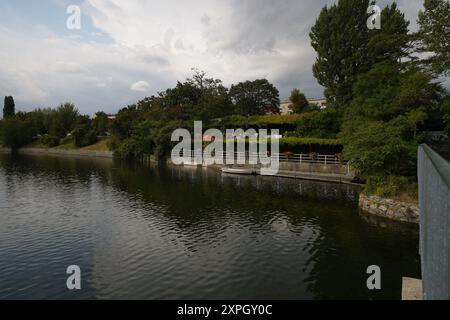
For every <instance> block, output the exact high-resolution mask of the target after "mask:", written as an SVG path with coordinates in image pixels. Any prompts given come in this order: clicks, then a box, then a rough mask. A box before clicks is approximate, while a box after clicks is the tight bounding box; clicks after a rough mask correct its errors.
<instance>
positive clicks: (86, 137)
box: [72, 125, 97, 148]
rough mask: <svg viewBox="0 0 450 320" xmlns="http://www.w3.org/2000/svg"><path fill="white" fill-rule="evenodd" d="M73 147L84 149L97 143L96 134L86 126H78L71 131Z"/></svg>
mask: <svg viewBox="0 0 450 320" xmlns="http://www.w3.org/2000/svg"><path fill="white" fill-rule="evenodd" d="M72 136H73V139H74V143H75V146H77V147H78V148H80V147H86V146H89V145H91V144H94V143H96V142H97V134H96V132H95V130H94V129H92V128H91V127H90V126H88V125H84V126H78V127H76V128H75V129H74V130H73V131H72Z"/></svg>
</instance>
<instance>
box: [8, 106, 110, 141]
mask: <svg viewBox="0 0 450 320" xmlns="http://www.w3.org/2000/svg"><path fill="white" fill-rule="evenodd" d="M6 108H7V106H6V99H5V109H6ZM108 122H109V120H108V117H107V116H106V114H105V113H98V114H97V116H96V117H95V119H93V120H92V119H90V117H89V116H83V115H80V114H79V112H78V110H77V109H76V108H75V106H74V105H73V104H72V103H64V104H61V105H60V106H59V107H57V108H54V109H52V108H46V109H36V110H34V111H31V112H17V113H15V114H14V115H9V116H8V117H4V119H3V120H2V121H1V122H0V142H1V144H2V145H3V146H5V147H9V148H12V149H18V148H20V147H23V146H25V145H27V144H29V143H31V142H33V139H39V141H40V142H41V143H42V144H44V145H46V146H48V147H55V146H58V145H59V144H60V143H62V142H68V141H69V142H73V144H74V145H75V146H77V147H83V146H87V145H90V144H93V143H95V142H96V141H97V137H98V136H101V135H105V134H106V132H107V130H108V125H109V124H108Z"/></svg>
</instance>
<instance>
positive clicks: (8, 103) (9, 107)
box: [3, 96, 16, 118]
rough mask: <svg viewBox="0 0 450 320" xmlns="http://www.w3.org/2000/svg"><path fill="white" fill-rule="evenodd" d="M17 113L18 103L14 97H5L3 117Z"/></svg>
mask: <svg viewBox="0 0 450 320" xmlns="http://www.w3.org/2000/svg"><path fill="white" fill-rule="evenodd" d="M15 113H16V105H15V103H14V98H13V97H11V96H9V97H5V103H4V107H3V118H9V117H13V116H14V114H15Z"/></svg>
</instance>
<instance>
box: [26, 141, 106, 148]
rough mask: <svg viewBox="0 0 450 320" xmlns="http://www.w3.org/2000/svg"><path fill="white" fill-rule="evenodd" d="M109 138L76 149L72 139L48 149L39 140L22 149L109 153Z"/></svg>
mask: <svg viewBox="0 0 450 320" xmlns="http://www.w3.org/2000/svg"><path fill="white" fill-rule="evenodd" d="M108 141H109V138H100V139H99V140H98V142H96V143H94V144H92V145H90V146H86V147H82V148H77V147H76V146H75V143H74V142H73V140H72V139H68V140H67V141H63V142H62V143H61V144H60V145H59V146H56V147H53V148H50V147H48V146H46V145H45V144H43V143H42V142H40V141H39V140H36V141H33V142H32V143H30V144H28V145H26V146H25V147H24V148H35V149H52V150H80V151H110V150H109V148H108Z"/></svg>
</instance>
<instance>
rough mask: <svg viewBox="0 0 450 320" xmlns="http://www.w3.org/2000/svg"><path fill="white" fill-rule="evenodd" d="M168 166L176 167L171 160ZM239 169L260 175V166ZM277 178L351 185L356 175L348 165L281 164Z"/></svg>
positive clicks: (218, 166)
mask: <svg viewBox="0 0 450 320" xmlns="http://www.w3.org/2000/svg"><path fill="white" fill-rule="evenodd" d="M167 164H169V165H174V164H173V163H172V161H171V159H170V158H168V159H167ZM225 166H226V165H218V164H215V165H210V166H208V167H210V168H215V169H218V170H220V169H221V168H223V167H225ZM235 167H238V168H248V169H254V170H255V172H256V174H260V166H259V165H258V166H253V165H237V166H235ZM274 176H276V177H283V178H294V179H305V180H316V181H327V182H337V183H350V182H351V181H352V180H353V179H354V178H355V175H354V173H353V172H352V171H351V170H349V168H348V166H347V165H346V164H326V165H325V164H323V163H298V162H286V161H283V162H280V163H279V170H278V173H277V174H275V175H274Z"/></svg>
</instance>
